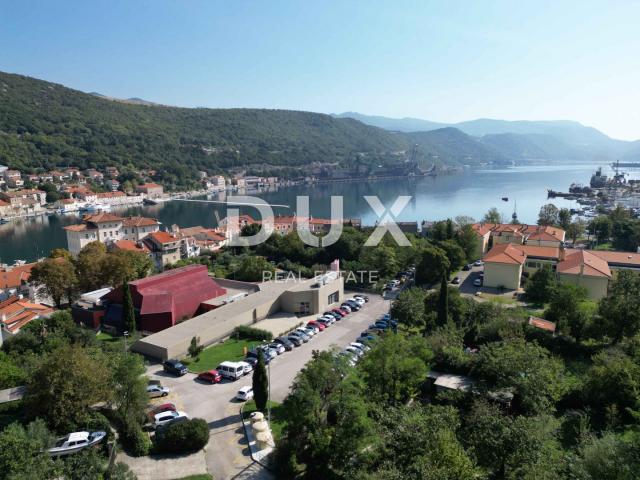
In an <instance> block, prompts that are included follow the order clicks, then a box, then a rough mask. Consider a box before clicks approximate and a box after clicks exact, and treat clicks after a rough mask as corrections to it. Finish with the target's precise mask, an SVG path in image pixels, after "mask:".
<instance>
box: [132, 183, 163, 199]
mask: <svg viewBox="0 0 640 480" xmlns="http://www.w3.org/2000/svg"><path fill="white" fill-rule="evenodd" d="M136 192H138V193H143V194H145V195H146V196H147V197H149V198H157V197H161V196H162V194H163V192H164V189H163V188H162V185H158V184H157V183H143V184H142V185H138V186H136Z"/></svg>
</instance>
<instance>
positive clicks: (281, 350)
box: [269, 342, 287, 355]
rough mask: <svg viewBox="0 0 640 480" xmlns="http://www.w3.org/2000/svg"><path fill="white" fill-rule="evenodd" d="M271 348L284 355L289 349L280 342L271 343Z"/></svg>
mask: <svg viewBox="0 0 640 480" xmlns="http://www.w3.org/2000/svg"><path fill="white" fill-rule="evenodd" d="M269 348H271V349H273V350H275V351H276V353H277V354H278V355H282V354H283V353H284V352H286V351H287V349H286V348H284V345H282V344H281V343H278V342H273V343H270V344H269Z"/></svg>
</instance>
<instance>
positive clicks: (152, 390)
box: [147, 385, 169, 398]
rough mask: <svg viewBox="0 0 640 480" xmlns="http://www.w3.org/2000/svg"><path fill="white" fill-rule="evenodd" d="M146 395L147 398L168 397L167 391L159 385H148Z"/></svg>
mask: <svg viewBox="0 0 640 480" xmlns="http://www.w3.org/2000/svg"><path fill="white" fill-rule="evenodd" d="M147 395H149V398H157V397H166V396H167V395H169V389H168V388H165V387H162V386H160V385H149V386H148V387H147Z"/></svg>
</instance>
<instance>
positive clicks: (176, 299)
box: [101, 265, 227, 341]
mask: <svg viewBox="0 0 640 480" xmlns="http://www.w3.org/2000/svg"><path fill="white" fill-rule="evenodd" d="M129 288H130V290H131V297H132V299H133V305H134V308H135V310H136V316H137V318H138V322H139V325H140V327H139V329H140V330H141V331H143V332H159V331H161V330H165V329H167V328H170V327H173V326H174V325H176V324H178V323H179V322H184V321H185V320H187V319H190V318H192V317H193V316H194V315H196V314H198V313H200V311H201V304H202V303H203V302H204V301H206V300H211V299H214V298H217V297H220V296H222V295H225V294H226V293H227V290H226V289H225V288H223V287H221V286H220V285H219V284H218V283H217V282H216V281H215V280H214V279H212V278H211V277H209V272H208V271H207V267H205V266H204V265H189V266H186V267H182V268H176V269H174V270H168V271H166V272H163V273H160V274H158V275H153V276H151V277H147V278H143V279H141V280H135V281H133V282H130V283H129ZM122 294H123V292H122V287H119V288H116V289H114V290H112V291H111V292H109V293H108V294H106V295H104V296H103V297H101V301H102V302H103V303H104V304H105V305H106V315H105V317H104V323H105V324H107V325H109V326H111V327H113V328H116V329H118V330H120V331H122V329H123V326H122V301H123V300H122V298H123V295H122ZM189 341H191V338H189Z"/></svg>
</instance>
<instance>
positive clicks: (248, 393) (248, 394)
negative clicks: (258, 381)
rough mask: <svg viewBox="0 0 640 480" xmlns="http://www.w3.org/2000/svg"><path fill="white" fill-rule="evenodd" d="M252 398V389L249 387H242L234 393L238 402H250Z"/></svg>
mask: <svg viewBox="0 0 640 480" xmlns="http://www.w3.org/2000/svg"><path fill="white" fill-rule="evenodd" d="M252 398H253V388H252V387H250V386H248V385H247V386H246V387H242V388H241V389H240V390H238V393H236V400H240V401H241V402H246V401H247V400H251V399H252Z"/></svg>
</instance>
